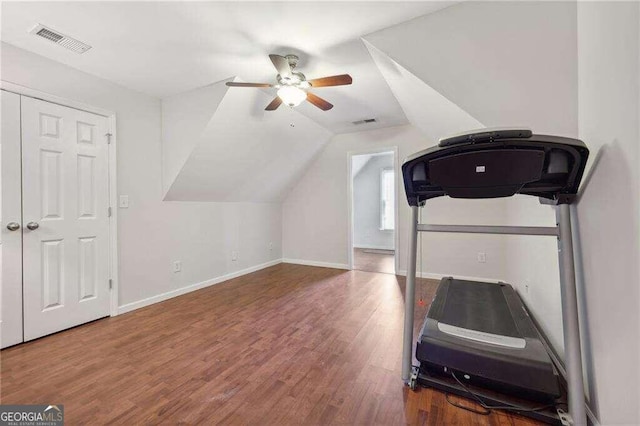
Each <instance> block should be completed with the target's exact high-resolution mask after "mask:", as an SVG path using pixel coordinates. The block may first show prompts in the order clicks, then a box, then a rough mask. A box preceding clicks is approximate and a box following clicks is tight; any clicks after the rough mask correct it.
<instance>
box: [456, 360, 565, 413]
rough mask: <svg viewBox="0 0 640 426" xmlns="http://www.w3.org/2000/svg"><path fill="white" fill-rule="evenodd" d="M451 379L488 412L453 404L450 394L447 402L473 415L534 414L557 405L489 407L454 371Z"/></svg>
mask: <svg viewBox="0 0 640 426" xmlns="http://www.w3.org/2000/svg"><path fill="white" fill-rule="evenodd" d="M451 377H453V378H454V379H455V380H456V382H458V384H459V385H460V386H462V388H463V389H464V390H465V391H467V393H469V395H471V396H472V397H473V399H474V400H476V402H477V403H478V404H479V405H480V406H481V407H482V408H484V409H485V410H486V412H484V411H479V410H474V409H472V408H469V407H464V406H462V405H460V404H456V403H453V402H451V401H450V400H449V394H448V393H447V394H446V400H447V402H448V403H449V404H451V405H453V406H454V407H457V408H462V409H463V410H467V411H471V412H472V413H476V414H480V415H483V416H487V415H489V414H490V413H491V410H505V411H522V412H532V411H541V410H544V409H546V408H551V407H555V406H556V404H547V405H543V406H540V407H534V408H527V407H521V406H518V405H503V406H500V405H487V404H486V403H485V402H484V401H483V400H482V399H481V398H480V397H479V396H478V395H476V394H475V393H474V392H473V391H472V390H471V389H469V388H468V387H467V385H465V384H464V383H462V382H461V381H460V380H459V379H458V377H456V373H454V372H453V371H451Z"/></svg>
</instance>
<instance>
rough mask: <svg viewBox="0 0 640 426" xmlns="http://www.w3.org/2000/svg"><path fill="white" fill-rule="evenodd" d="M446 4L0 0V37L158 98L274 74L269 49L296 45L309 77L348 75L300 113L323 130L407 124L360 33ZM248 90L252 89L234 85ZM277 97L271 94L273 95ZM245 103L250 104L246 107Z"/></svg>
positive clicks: (261, 79) (290, 49)
mask: <svg viewBox="0 0 640 426" xmlns="http://www.w3.org/2000/svg"><path fill="white" fill-rule="evenodd" d="M451 3H452V2H436V1H427V2H340V3H338V2H308V3H307V2H289V3H284V2H281V3H274V2H259V3H254V2H252V3H244V2H234V3H230V2H2V32H1V37H2V40H3V41H5V42H7V43H10V44H13V45H15V46H17V47H20V48H23V49H25V50H29V51H32V52H34V53H37V54H40V55H42V56H45V57H48V58H50V59H53V60H55V61H58V62H61V63H64V64H66V65H69V66H72V67H74V68H77V69H80V70H82V71H85V72H88V73H90V74H94V75H97V76H99V77H102V78H104V79H107V80H111V81H113V82H116V83H118V84H121V85H122V86H125V87H128V88H130V89H134V90H137V91H140V92H143V93H146V94H149V95H152V96H155V97H165V96H168V95H173V94H177V93H181V92H184V91H187V90H190V89H193V88H196V87H201V86H205V85H208V84H211V83H213V82H217V81H221V80H224V79H227V78H230V77H233V76H239V77H240V78H241V79H242V80H244V81H256V82H273V81H274V78H275V71H274V69H273V66H272V65H271V62H270V61H269V58H268V56H267V55H268V54H269V53H278V54H287V53H295V54H298V55H299V56H300V63H299V66H298V67H299V70H300V71H302V72H303V73H305V75H307V77H308V78H316V77H322V76H327V75H334V74H342V73H349V74H351V75H352V77H353V79H354V83H353V85H352V86H349V87H336V88H319V89H316V90H317V91H316V93H317V94H319V95H320V96H322V97H324V98H326V99H327V100H328V101H329V102H331V103H333V104H334V105H335V107H334V108H333V109H332V110H331V111H328V112H322V111H320V110H318V109H316V108H315V107H313V106H311V105H309V104H304V105H301V106H300V107H298V110H299V112H301V113H303V114H305V115H307V116H308V117H310V118H312V119H313V120H315V121H316V122H318V123H319V124H321V125H323V126H324V127H326V128H328V129H329V130H331V131H333V132H336V133H341V132H348V131H357V130H362V128H363V126H354V125H353V124H351V122H352V121H356V120H360V119H363V118H369V117H375V118H377V119H378V121H379V122H378V123H374V124H369V125H367V126H366V128H367V129H371V128H375V127H386V126H393V125H398V124H403V123H406V118H405V116H404V114H403V112H402V109H401V107H400V106H399V104H398V102H397V101H396V99H395V98H394V96H393V94H392V93H391V91H390V90H389V88H388V86H387V84H386V82H385V80H384V79H383V77H382V76H381V75H380V73H379V71H378V69H377V68H376V66H375V64H374V62H373V61H372V60H371V57H370V56H369V53H368V52H367V49H366V48H365V46H364V45H363V43H362V42H361V40H360V37H361V36H363V35H366V34H369V33H371V32H374V31H378V30H380V29H383V28H386V27H389V26H392V25H394V24H398V23H400V22H403V21H406V20H409V19H412V18H414V17H417V16H421V15H424V14H428V13H432V12H434V11H436V10H439V9H442V8H444V7H446V6H448V5H450V4H451ZM37 23H41V24H44V25H47V26H49V27H51V28H53V29H55V30H58V31H60V32H62V33H64V34H65V35H68V36H71V37H74V38H77V39H79V40H81V41H83V42H85V43H88V44H89V45H91V46H92V47H93V48H92V49H91V50H89V51H88V52H86V53H84V54H82V55H78V54H76V53H73V52H70V51H67V50H65V49H64V48H62V47H60V46H57V45H55V44H53V43H50V42H48V41H46V40H43V39H40V38H37V37H34V36H33V35H30V34H28V31H29V30H30V29H31V28H32V27H33V26H34V25H35V24H37ZM235 90H255V89H235ZM274 95H275V94H274ZM249 107H253V106H249Z"/></svg>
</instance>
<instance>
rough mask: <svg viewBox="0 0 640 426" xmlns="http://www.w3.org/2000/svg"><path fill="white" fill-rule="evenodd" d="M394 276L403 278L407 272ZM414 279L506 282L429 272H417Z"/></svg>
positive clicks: (399, 272) (497, 279)
mask: <svg viewBox="0 0 640 426" xmlns="http://www.w3.org/2000/svg"><path fill="white" fill-rule="evenodd" d="M396 275H402V276H403V277H406V276H407V271H406V270H398V271H397V272H396ZM416 277H418V278H428V279H432V280H441V279H442V278H444V277H454V278H457V279H460V280H467V281H485V282H490V283H498V282H503V283H504V282H507V281H506V280H503V279H499V278H485V277H470V276H466V275H458V274H434V273H431V272H422V273H420V272H417V273H416Z"/></svg>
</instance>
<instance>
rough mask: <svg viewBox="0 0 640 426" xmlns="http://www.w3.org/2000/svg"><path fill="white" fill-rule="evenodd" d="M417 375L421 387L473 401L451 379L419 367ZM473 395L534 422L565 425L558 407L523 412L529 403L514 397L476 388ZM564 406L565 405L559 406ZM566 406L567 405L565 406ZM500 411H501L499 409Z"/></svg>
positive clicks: (563, 414) (464, 390)
mask: <svg viewBox="0 0 640 426" xmlns="http://www.w3.org/2000/svg"><path fill="white" fill-rule="evenodd" d="M414 375H415V377H416V383H417V385H419V386H422V387H425V388H431V389H435V390H438V391H441V392H444V393H448V394H452V395H456V396H460V397H463V398H466V399H469V400H470V401H473V402H474V403H476V402H475V401H474V400H473V397H472V396H471V395H470V394H469V392H468V391H467V390H466V389H464V388H463V387H462V386H460V385H459V384H458V383H456V381H455V380H454V379H453V378H451V379H447V378H445V377H436V376H433V375H430V374H428V373H425V372H423V371H420V370H419V368H418V367H414V368H413V371H412V375H411V376H412V378H413V376H414ZM408 385H409V387H410V388H411V389H412V390H415V389H416V387H417V386H416V387H411V383H408ZM473 393H475V394H476V395H477V396H479V397H480V398H481V399H482V400H483V401H484V402H485V403H486V404H487V405H489V406H501V407H512V408H513V409H510V410H509V412H512V413H516V414H518V415H521V416H525V417H529V418H531V419H534V420H538V421H541V422H544V423H548V424H551V425H563V424H566V423H565V421H566V420H565V418H566V417H565V416H566V413H565V412H564V410H562V409H558V408H557V406H553V407H549V408H547V409H543V410H539V411H523V410H518V408H520V407H523V406H526V404H527V402H526V401H522V400H518V401H514V399H513V398H512V397H510V396H509V395H505V394H499V393H497V392H490V393H489V392H486V391H484V390H482V389H478V388H474V389H473ZM559 405H563V404H559ZM564 405H566V404H564ZM535 407H536V405H535V404H532V405H531V408H535ZM498 410H499V409H498Z"/></svg>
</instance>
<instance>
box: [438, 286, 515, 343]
mask: <svg viewBox="0 0 640 426" xmlns="http://www.w3.org/2000/svg"><path fill="white" fill-rule="evenodd" d="M439 321H440V322H441V323H444V324H449V325H453V326H456V327H461V328H466V329H469V330H478V331H482V332H485V333H492V334H499V335H502V336H509V337H517V338H522V335H521V334H520V332H518V328H517V327H516V324H515V322H514V320H513V317H512V315H511V311H510V310H509V306H508V304H507V301H506V299H505V297H504V294H503V292H502V286H500V285H497V284H490V283H481V282H469V281H461V280H452V281H451V282H450V283H449V288H448V290H447V295H446V301H445V305H444V309H443V310H442V311H441V317H440V318H439Z"/></svg>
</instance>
